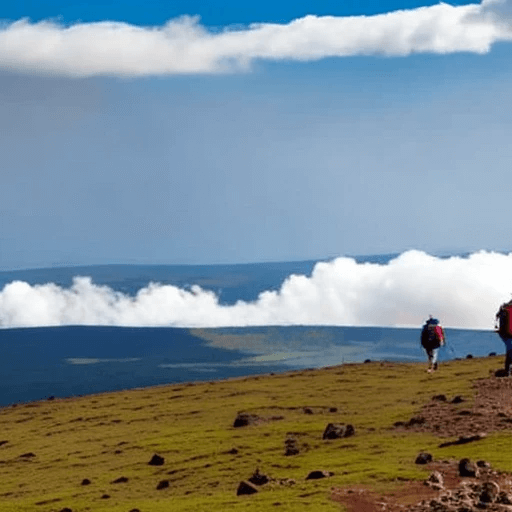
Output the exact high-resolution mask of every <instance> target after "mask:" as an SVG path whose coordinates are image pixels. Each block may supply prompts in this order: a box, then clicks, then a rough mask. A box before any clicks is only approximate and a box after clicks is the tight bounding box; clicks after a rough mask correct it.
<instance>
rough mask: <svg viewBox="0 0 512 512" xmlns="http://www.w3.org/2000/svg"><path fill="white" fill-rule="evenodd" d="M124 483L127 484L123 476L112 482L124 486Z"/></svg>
mask: <svg viewBox="0 0 512 512" xmlns="http://www.w3.org/2000/svg"><path fill="white" fill-rule="evenodd" d="M126 482H128V478H126V477H125V476H120V477H119V478H116V479H115V480H113V481H112V483H113V484H125V483H126Z"/></svg>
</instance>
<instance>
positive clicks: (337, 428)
mask: <svg viewBox="0 0 512 512" xmlns="http://www.w3.org/2000/svg"><path fill="white" fill-rule="evenodd" d="M354 434H355V429H354V426H353V425H351V424H350V423H349V424H347V425H345V424H343V423H329V424H328V425H327V426H326V427H325V430H324V433H323V434H322V439H340V438H342V437H350V436H353V435H354Z"/></svg>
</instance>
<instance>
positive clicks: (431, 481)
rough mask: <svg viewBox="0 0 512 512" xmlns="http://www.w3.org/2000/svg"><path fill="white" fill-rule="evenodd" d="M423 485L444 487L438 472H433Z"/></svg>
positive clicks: (441, 476) (442, 479)
mask: <svg viewBox="0 0 512 512" xmlns="http://www.w3.org/2000/svg"><path fill="white" fill-rule="evenodd" d="M425 484H427V485H429V486H431V487H434V486H439V487H440V488H442V487H443V485H444V478H443V475H442V474H441V473H440V472H439V471H433V472H432V473H430V476H429V477H428V478H427V479H426V480H425Z"/></svg>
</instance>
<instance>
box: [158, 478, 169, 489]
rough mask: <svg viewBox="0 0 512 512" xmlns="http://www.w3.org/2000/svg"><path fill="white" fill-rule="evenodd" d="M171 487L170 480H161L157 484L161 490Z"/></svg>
mask: <svg viewBox="0 0 512 512" xmlns="http://www.w3.org/2000/svg"><path fill="white" fill-rule="evenodd" d="M167 487H169V480H160V482H158V484H157V486H156V490H157V491H160V490H162V489H167Z"/></svg>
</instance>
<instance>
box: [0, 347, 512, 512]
mask: <svg viewBox="0 0 512 512" xmlns="http://www.w3.org/2000/svg"><path fill="white" fill-rule="evenodd" d="M501 365H502V357H488V358H474V359H467V360H459V361H453V362H450V363H446V364H443V365H442V366H441V368H440V370H439V371H438V372H437V373H436V374H433V375H430V374H427V373H426V372H425V368H426V365H425V364H417V363H413V364H405V363H378V362H371V363H367V364H350V365H343V366H336V367H329V368H325V369H320V370H304V371H296V372H290V373H286V374H276V375H265V376H256V377H247V378H240V379H233V380H227V381H218V382H205V383H189V384H185V385H183V384H182V385H173V386H162V387H153V388H144V389H135V390H130V391H121V392H116V393H106V394H100V395H90V396H83V397H77V398H69V399H53V400H47V401H44V402H34V403H29V404H24V405H17V406H11V407H6V408H3V409H0V501H1V503H2V505H1V510H2V512H3V511H5V512H10V511H13V512H14V511H16V512H28V511H30V512H32V511H34V510H37V511H41V512H50V511H51V512H60V511H67V512H69V511H70V510H71V511H73V512H82V511H97V512H103V511H105V512H106V511H109V512H129V511H132V512H135V511H137V510H138V511H140V512H163V511H168V510H173V511H174V512H175V511H190V512H192V511H194V512H197V511H207V510H208V511H223V512H224V511H230V510H242V509H243V510H244V511H246V512H252V511H266V510H283V511H287V510H289V511H291V510H293V511H301V510H314V511H315V512H316V511H320V512H322V511H336V510H343V508H344V507H348V508H349V509H353V510H363V509H364V510H369V511H372V510H383V504H386V506H385V508H386V510H398V509H400V507H401V506H402V507H403V506H405V505H408V506H409V505H410V506H412V505H413V504H414V503H416V502H417V501H419V500H420V499H422V498H424V497H427V498H428V499H431V498H433V497H435V496H436V493H437V494H439V492H441V491H440V490H436V489H435V486H434V489H433V488H432V486H425V485H424V484H423V481H424V480H425V479H426V478H428V477H429V475H430V474H431V473H432V471H433V470H435V469H436V470H438V471H440V473H442V474H443V476H444V479H445V487H444V488H443V489H444V490H446V489H445V488H447V487H448V486H452V487H453V486H457V485H459V484H460V481H461V480H462V479H461V478H460V477H459V476H458V474H457V472H456V469H454V468H456V467H457V464H458V461H459V460H460V459H461V458H464V457H467V458H469V459H471V461H477V460H485V461H486V463H487V466H489V465H490V468H489V467H486V468H484V467H483V466H482V469H481V475H482V477H484V476H485V478H486V479H489V478H490V477H491V476H493V478H494V479H495V480H496V481H498V480H499V482H500V485H501V487H502V490H503V489H505V487H504V486H506V485H508V484H506V481H505V478H506V477H505V476H504V474H501V472H507V471H510V472H512V459H511V458H510V455H509V450H510V445H511V443H512V430H511V429H510V427H511V425H512V400H511V399H512V386H511V381H509V380H508V379H504V378H496V377H495V376H494V372H495V370H496V369H497V368H499V367H501ZM441 395H444V396H441ZM239 413H245V414H242V415H239ZM237 417H238V422H237V423H244V422H248V423H249V424H248V425H245V426H234V424H235V420H236V419H237ZM329 423H334V424H343V425H345V426H347V425H351V426H352V427H353V432H352V430H351V429H350V427H349V428H348V429H347V428H346V429H345V434H346V435H347V437H342V438H340V439H323V438H322V437H323V433H324V431H325V429H326V426H327V425H328V424H329ZM351 434H352V435H351ZM461 438H462V440H461ZM463 441H468V442H463ZM441 445H442V446H441ZM420 452H428V453H430V454H431V455H432V456H433V461H432V462H431V463H429V464H425V465H420V464H416V463H415V461H416V458H417V456H418V454H419V453H420ZM287 453H288V454H287ZM154 455H158V457H160V458H161V459H158V458H154ZM150 461H152V462H153V464H149V462H150ZM155 463H156V464H155ZM312 471H324V472H326V473H325V475H328V476H326V477H325V478H318V479H306V477H307V476H308V474H309V473H310V472H312ZM255 472H257V473H258V472H259V475H260V477H259V481H258V478H255V479H254V480H255V481H256V482H257V483H262V482H264V481H265V480H266V478H265V477H267V478H268V479H269V481H268V482H267V483H264V484H263V485H256V486H254V488H255V489H256V490H257V491H258V492H256V493H254V494H251V495H241V496H237V489H238V488H239V484H240V483H241V482H242V481H247V480H248V479H249V478H250V477H251V476H253V475H254V473H255ZM313 476H323V475H320V474H317V475H313ZM249 487H251V486H249ZM496 506H498V505H496ZM500 506H501V505H500ZM503 506H505V505H503ZM379 507H380V508H379ZM411 510H412V508H411ZM414 510H420V509H418V508H416V509H414ZM421 510H423V509H421ZM425 510H427V509H425ZM428 510H430V509H428ZM500 510H501V509H500Z"/></svg>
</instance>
